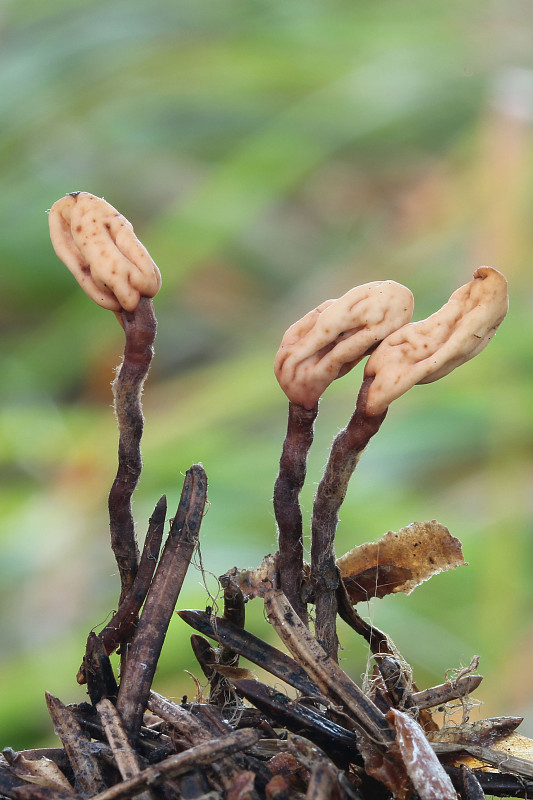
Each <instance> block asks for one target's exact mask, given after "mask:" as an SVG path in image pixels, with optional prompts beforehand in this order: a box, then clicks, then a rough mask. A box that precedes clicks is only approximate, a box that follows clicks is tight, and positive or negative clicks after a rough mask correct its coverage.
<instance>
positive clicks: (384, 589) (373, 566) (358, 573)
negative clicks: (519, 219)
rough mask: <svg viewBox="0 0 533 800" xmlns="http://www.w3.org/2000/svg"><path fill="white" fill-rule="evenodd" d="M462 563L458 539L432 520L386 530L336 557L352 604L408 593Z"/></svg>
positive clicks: (463, 562) (463, 561)
mask: <svg viewBox="0 0 533 800" xmlns="http://www.w3.org/2000/svg"><path fill="white" fill-rule="evenodd" d="M464 564H466V562H465V560H464V558H463V552H462V549H461V542H460V541H459V539H456V538H455V537H454V536H452V535H451V534H450V532H449V530H448V528H446V527H445V526H444V525H441V524H440V523H439V522H437V521H436V520H428V521H426V522H413V523H411V525H407V527H405V528H402V529H401V530H399V531H397V532H395V531H389V532H388V533H386V534H385V535H384V536H382V537H381V539H379V541H377V542H369V543H367V544H362V545H358V546H357V547H354V548H353V550H350V551H349V552H348V553H345V555H343V556H341V557H340V558H339V559H338V560H337V565H338V567H339V569H340V571H341V575H342V577H343V580H344V583H345V585H346V589H347V592H348V596H349V597H350V600H351V601H352V603H359V602H361V600H366V599H367V598H369V597H384V596H385V595H386V594H390V593H391V592H404V593H405V594H410V593H411V592H412V591H413V589H415V588H416V587H417V586H419V585H420V584H421V583H423V582H424V581H427V580H428V579H429V578H431V577H432V576H433V575H438V574H439V573H440V572H445V571H446V570H449V569H455V568H456V567H460V566H463V565H464Z"/></svg>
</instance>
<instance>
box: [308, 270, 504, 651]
mask: <svg viewBox="0 0 533 800" xmlns="http://www.w3.org/2000/svg"><path fill="white" fill-rule="evenodd" d="M507 307H508V300H507V281H506V280H505V278H504V276H503V275H502V274H501V273H500V272H498V271H497V270H495V269H491V268H490V267H480V268H479V269H478V270H477V271H476V272H475V274H474V279H473V280H472V281H471V282H470V283H468V284H466V285H465V286H462V287H461V288H460V289H458V290H457V291H456V292H454V294H453V295H452V296H451V298H450V300H449V301H448V303H446V305H444V306H443V307H442V308H441V309H440V310H439V311H437V312H436V313H435V314H432V315H431V316H430V317H428V319H426V320H423V321H422V322H415V323H407V324H405V325H403V326H402V327H401V328H399V329H397V330H396V331H394V332H392V333H390V334H389V335H388V336H387V337H386V338H385V339H384V340H383V341H382V342H381V344H380V345H378V347H377V348H376V349H375V350H374V352H373V353H372V355H371V356H370V358H369V359H368V362H367V364H366V368H365V373H364V380H363V384H362V386H361V389H360V391H359V395H358V398H357V405H356V409H355V412H354V414H353V416H352V418H351V419H350V421H349V423H348V425H347V426H346V428H344V429H343V430H342V431H341V432H340V433H339V434H338V435H337V436H336V438H335V439H334V441H333V444H332V447H331V452H330V455H329V459H328V463H327V464H326V468H325V470H324V475H323V477H322V480H321V481H320V484H319V486H318V489H317V492H316V495H315V500H314V503H313V516H312V522H311V585H312V589H313V592H314V596H315V604H316V624H315V630H316V635H317V637H318V638H319V639H320V640H321V641H322V643H323V645H324V647H325V649H326V650H327V652H328V653H329V655H330V656H332V657H335V655H336V652H337V648H338V641H337V635H336V632H335V616H336V612H337V600H336V588H337V586H338V581H339V578H338V574H337V567H336V563H335V552H334V547H333V542H334V538H335V533H336V530H337V524H338V513H339V509H340V507H341V505H342V503H343V501H344V498H345V496H346V491H347V488H348V482H349V480H350V478H351V476H352V474H353V471H354V469H355V467H356V466H357V463H358V461H359V459H360V457H361V455H362V453H363V450H364V449H365V447H366V445H367V444H368V442H369V441H370V439H371V437H372V436H374V434H375V433H377V431H378V430H379V428H380V426H381V424H382V422H383V420H384V419H385V415H386V414H387V410H388V407H389V404H390V403H391V402H392V400H394V399H395V398H396V397H399V396H400V395H401V394H403V393H404V392H406V391H407V389H409V388H410V387H411V386H413V385H414V384H416V383H429V382H430V381H433V380H437V379H438V378H441V377H443V376H444V375H447V374H448V373H449V372H451V371H452V370H453V369H454V368H455V367H457V366H458V365H459V364H462V363H464V362H465V361H468V360H469V359H470V358H473V357H474V356H475V355H477V353H479V352H480V351H481V350H482V349H483V348H484V347H485V346H486V345H487V344H488V342H489V341H490V339H491V338H492V336H493V335H494V332H495V331H496V329H497V327H498V325H499V324H500V323H501V321H502V320H503V318H504V317H505V314H506V312H507Z"/></svg>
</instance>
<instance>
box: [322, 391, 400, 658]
mask: <svg viewBox="0 0 533 800" xmlns="http://www.w3.org/2000/svg"><path fill="white" fill-rule="evenodd" d="M372 380H373V378H367V379H365V380H364V381H363V385H362V386H361V390H360V392H359V395H358V398H357V405H356V409H355V412H354V414H353V416H352V418H351V419H350V421H349V423H348V425H347V426H346V428H344V430H342V431H341V432H340V433H339V434H338V435H337V436H336V438H335V439H334V441H333V444H332V446H331V452H330V454H329V459H328V463H327V464H326V469H325V470H324V475H323V476H322V480H321V481H320V483H319V485H318V489H317V491H316V495H315V500H314V503H313V517H312V522H311V586H312V589H313V593H314V598H315V606H316V619H315V633H316V637H317V639H318V640H319V641H320V642H321V644H322V646H323V647H324V649H325V651H326V652H327V654H328V655H329V656H330V658H333V659H334V660H335V661H337V659H338V656H337V652H338V648H339V641H338V638H337V631H336V617H337V596H336V592H337V587H338V583H339V579H338V576H337V565H336V559H335V548H334V541H335V533H336V531H337V525H338V521H339V509H340V507H341V505H342V503H343V501H344V498H345V496H346V490H347V488H348V482H349V480H350V478H351V476H352V474H353V471H354V470H355V468H356V466H357V463H358V461H359V459H360V457H361V454H362V452H363V450H364V449H365V447H366V446H367V444H368V442H369V441H370V439H371V438H372V436H374V434H375V433H377V431H378V430H379V428H380V426H381V423H382V422H383V420H384V419H385V415H386V413H387V412H386V411H385V412H384V413H383V414H380V415H379V416H377V417H370V416H369V415H368V414H367V413H366V411H365V408H366V398H367V394H368V389H369V386H370V383H371V382H372Z"/></svg>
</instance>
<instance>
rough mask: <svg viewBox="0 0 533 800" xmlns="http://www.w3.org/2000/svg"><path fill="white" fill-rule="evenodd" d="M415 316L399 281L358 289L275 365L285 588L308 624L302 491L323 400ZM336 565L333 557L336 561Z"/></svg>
mask: <svg viewBox="0 0 533 800" xmlns="http://www.w3.org/2000/svg"><path fill="white" fill-rule="evenodd" d="M412 313H413V295H412V294H411V292H410V291H409V289H407V288H406V287H405V286H402V285H401V284H399V283H396V282H395V281H373V282H371V283H365V284H363V285H362V286H356V287H355V288H353V289H350V291H348V292H346V294H344V295H343V296H342V297H340V298H338V299H337V300H326V301H325V302H324V303H321V304H320V305H319V306H317V308H315V309H313V310H312V311H310V312H309V313H308V314H306V315H305V316H304V317H302V319H300V320H298V322H295V323H294V324H293V325H291V326H290V328H289V329H288V330H287V331H286V333H285V335H284V336H283V339H282V341H281V345H280V348H279V350H278V353H277V355H276V359H275V362H274V372H275V374H276V377H277V379H278V382H279V384H280V386H281V388H282V389H283V391H284V392H285V394H286V395H287V397H288V398H289V417H288V424H287V435H286V437H285V442H284V444H283V450H282V454H281V459H280V469H279V473H278V477H277V480H276V483H275V486H274V511H275V515H276V522H277V526H278V545H279V554H280V558H279V562H280V564H279V571H280V583H281V587H282V589H283V591H284V592H285V594H286V595H287V597H288V598H289V600H290V602H291V604H292V605H293V607H294V609H295V611H296V612H297V613H298V615H299V616H300V618H301V619H302V620H303V621H304V622H305V621H306V620H307V617H306V604H305V602H304V600H303V599H302V597H301V585H302V580H303V531H302V514H301V510H300V506H299V503H298V496H299V494H300V491H301V489H302V486H303V483H304V480H305V474H306V463H307V454H308V452H309V448H310V447H311V443H312V441H313V424H314V421H315V418H316V415H317V413H318V401H319V398H320V397H321V395H322V394H323V392H324V391H325V390H326V389H327V387H328V386H329V385H330V384H331V383H332V382H333V381H334V380H335V379H337V378H340V377H342V376H343V375H346V374H347V373H348V372H349V371H350V370H351V369H352V368H353V367H354V366H355V365H356V364H357V363H358V362H359V361H361V359H362V358H363V357H364V356H365V354H367V353H368V352H370V351H371V350H372V349H373V348H374V347H376V345H377V344H378V343H379V342H380V341H381V340H382V339H383V338H384V337H386V336H387V335H388V334H389V333H390V332H391V331H394V330H396V328H398V327H401V326H402V325H404V323H405V322H407V321H408V320H410V319H411V315H412ZM333 564H334V559H333Z"/></svg>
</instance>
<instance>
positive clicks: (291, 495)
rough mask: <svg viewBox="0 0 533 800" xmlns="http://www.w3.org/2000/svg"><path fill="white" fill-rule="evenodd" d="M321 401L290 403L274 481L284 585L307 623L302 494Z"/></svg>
mask: <svg viewBox="0 0 533 800" xmlns="http://www.w3.org/2000/svg"><path fill="white" fill-rule="evenodd" d="M317 414H318V403H317V404H316V405H315V406H313V408H312V409H311V410H307V409H305V408H304V407H303V406H301V405H298V403H293V402H289V418H288V422H287V434H286V436H285V441H284V443H283V450H282V453H281V459H280V462H279V473H278V477H277V479H276V483H275V484H274V514H275V516H276V522H277V525H278V548H279V562H278V563H279V573H280V585H281V588H282V590H283V591H284V592H285V594H286V595H287V598H288V599H289V602H290V603H291V605H292V606H293V608H294V609H295V611H296V613H297V614H298V616H299V617H300V619H301V620H302V621H303V622H304V623H305V624H307V606H306V603H305V602H304V600H303V599H302V594H301V588H302V582H303V578H304V573H303V564H304V559H303V552H304V551H303V526H302V511H301V509H300V504H299V502H298V497H299V495H300V492H301V490H302V486H303V484H304V481H305V474H306V469H307V455H308V453H309V448H310V447H311V444H312V443H313V425H314V422H315V419H316V415H317Z"/></svg>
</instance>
